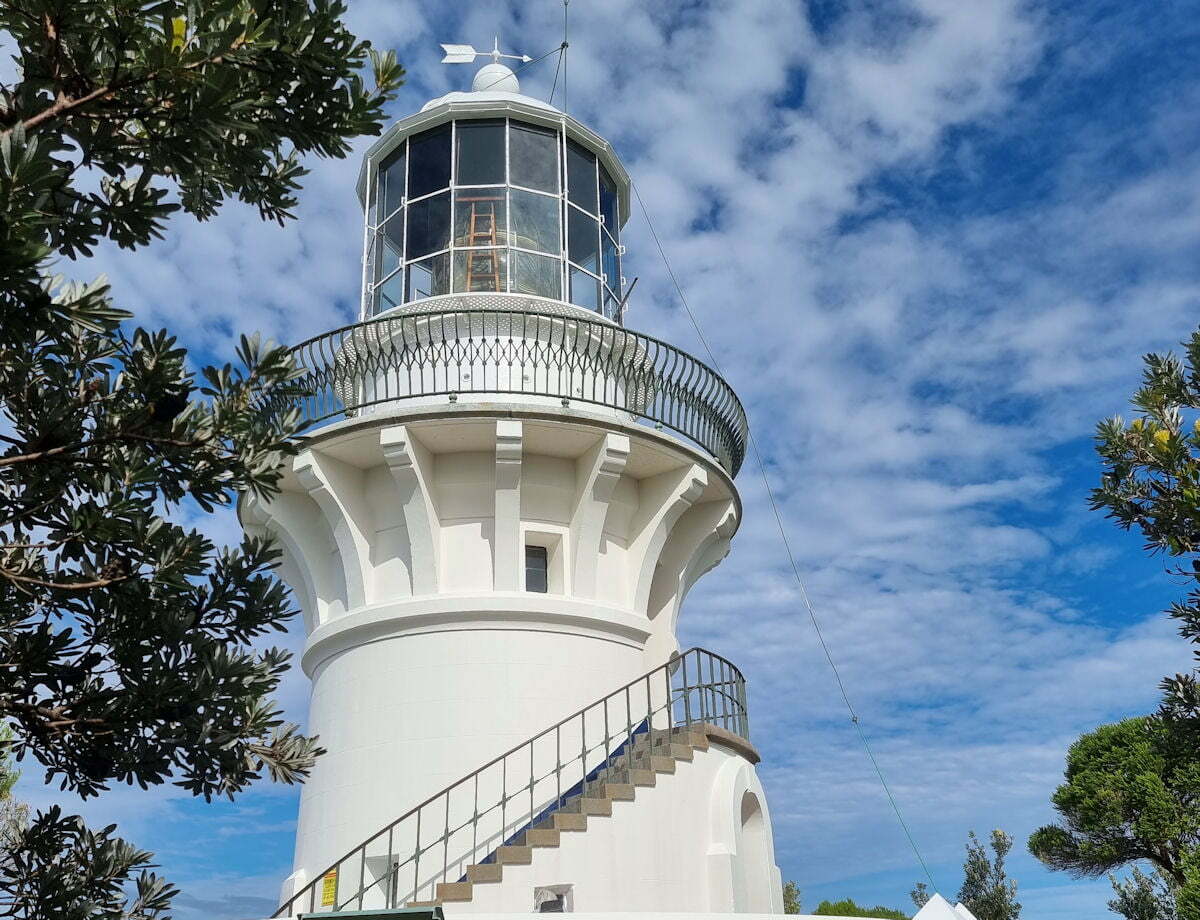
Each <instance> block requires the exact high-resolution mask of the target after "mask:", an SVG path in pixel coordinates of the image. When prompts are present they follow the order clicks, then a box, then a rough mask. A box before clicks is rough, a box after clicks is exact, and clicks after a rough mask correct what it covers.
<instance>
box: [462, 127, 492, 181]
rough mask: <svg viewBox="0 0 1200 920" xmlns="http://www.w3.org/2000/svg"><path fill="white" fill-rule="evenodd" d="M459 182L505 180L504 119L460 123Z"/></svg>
mask: <svg viewBox="0 0 1200 920" xmlns="http://www.w3.org/2000/svg"><path fill="white" fill-rule="evenodd" d="M457 159H458V173H457V175H458V178H457V179H455V182H456V184H458V185H503V184H504V122H502V121H460V122H459V123H458V157H457Z"/></svg>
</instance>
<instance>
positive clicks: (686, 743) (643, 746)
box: [406, 723, 745, 907]
mask: <svg viewBox="0 0 1200 920" xmlns="http://www.w3.org/2000/svg"><path fill="white" fill-rule="evenodd" d="M710 734H711V735H715V736H716V738H717V739H718V740H724V741H730V740H734V739H736V740H737V741H739V742H741V745H744V744H745V742H744V741H741V739H740V738H738V737H737V736H736V735H732V736H731V733H730V732H727V731H725V730H723V729H721V728H719V727H718V726H716V725H712V724H709V723H696V724H693V725H688V726H682V727H676V728H672V729H671V730H670V732H669V733H667V734H666V735H665V736H662V737H657V738H655V739H654V740H653V742H652V741H651V740H650V739H649V737H648V736H643V737H642V738H639V739H638V740H637V741H636V742H635V743H634V745H633V750H632V755H633V756H632V758H626V756H625V755H624V754H619V755H617V756H616V757H613V758H610V759H609V761H608V762H607V763H606V764H605V765H604V767H603V768H602V769H601V770H599V771H597V772H596V774H595V776H594V777H593V778H592V779H590V780H589V781H588V782H587V784H586V785H585V786H584V788H583V789H581V790H579V791H576V792H574V793H573V794H572V795H571V796H570V797H568V798H567V799H566V801H564V802H563V804H562V805H561V806H559V807H557V808H554V809H553V810H551V811H549V812H548V813H546V814H545V815H544V816H542V817H541V818H539V820H538V821H537V823H536V824H534V825H533V826H532V827H529V828H527V829H526V830H523V831H521V832H520V833H519V834H518V835H516V836H515V837H514V838H512V840H511V842H509V843H506V844H504V845H502V846H500V847H497V848H496V849H495V850H494V851H492V853H491V854H489V856H488V858H487V859H485V860H484V861H483V862H481V863H476V864H475V865H472V866H468V867H467V872H466V876H465V877H464V878H463V879H460V880H459V881H456V882H439V883H438V884H437V887H436V889H435V892H436V897H435V898H433V899H432V900H428V901H410V902H408V904H407V905H406V906H408V907H432V906H435V905H439V904H445V903H450V902H463V901H470V900H472V898H473V897H474V894H475V886H477V885H489V884H495V883H498V882H501V881H503V879H504V867H505V866H506V865H519V866H527V865H531V864H532V863H533V860H534V858H535V856H536V851H537V850H539V849H544V848H548V847H557V846H558V845H559V843H560V842H561V835H562V834H573V833H582V832H584V831H586V830H587V829H588V822H589V820H591V821H597V820H602V819H604V818H611V817H612V816H613V803H614V802H633V801H635V800H636V798H637V789H638V787H647V786H655V785H657V783H658V777H659V776H660V775H662V774H673V773H674V772H675V768H676V764H678V763H679V762H680V761H687V762H691V761H692V760H693V759H694V757H695V755H696V753H697V752H701V753H703V752H704V751H707V750H708V747H709V737H710Z"/></svg>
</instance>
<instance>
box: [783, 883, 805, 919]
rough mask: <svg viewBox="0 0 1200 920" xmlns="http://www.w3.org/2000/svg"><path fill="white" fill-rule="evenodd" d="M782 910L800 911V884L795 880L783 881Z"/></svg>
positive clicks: (786, 912)
mask: <svg viewBox="0 0 1200 920" xmlns="http://www.w3.org/2000/svg"><path fill="white" fill-rule="evenodd" d="M783 912H784V913H785V914H799V913H802V911H801V908H800V886H799V885H797V884H796V883H795V882H785V883H784V886H783Z"/></svg>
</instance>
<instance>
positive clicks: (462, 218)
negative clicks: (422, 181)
mask: <svg viewBox="0 0 1200 920" xmlns="http://www.w3.org/2000/svg"><path fill="white" fill-rule="evenodd" d="M505 197H506V193H505V190H504V189H502V188H494V189H493V188H472V189H464V190H463V191H459V192H455V193H454V245H455V246H503V245H504V241H505V237H506V236H507V232H506V231H507V228H508V224H507V223H506V221H505V211H506V208H505Z"/></svg>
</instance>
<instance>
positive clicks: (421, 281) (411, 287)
mask: <svg viewBox="0 0 1200 920" xmlns="http://www.w3.org/2000/svg"><path fill="white" fill-rule="evenodd" d="M407 274H408V286H407V287H406V289H405V295H404V299H405V300H420V299H421V298H422V297H436V296H437V295H438V294H449V293H450V254H449V253H445V252H443V253H442V254H441V255H437V256H433V257H432V258H429V259H424V260H422V261H420V262H410V263H409V264H408V272H407Z"/></svg>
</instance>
